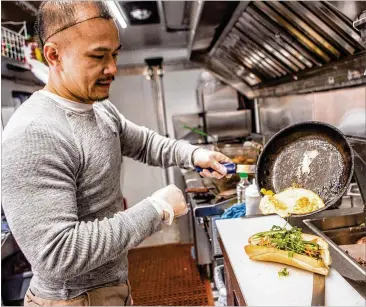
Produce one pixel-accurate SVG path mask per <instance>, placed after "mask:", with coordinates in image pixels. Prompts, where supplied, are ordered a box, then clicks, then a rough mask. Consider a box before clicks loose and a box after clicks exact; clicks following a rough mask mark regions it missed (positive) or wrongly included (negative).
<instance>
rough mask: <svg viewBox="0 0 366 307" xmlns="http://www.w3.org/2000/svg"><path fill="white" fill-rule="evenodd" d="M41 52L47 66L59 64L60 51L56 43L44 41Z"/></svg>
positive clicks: (57, 65)
mask: <svg viewBox="0 0 366 307" xmlns="http://www.w3.org/2000/svg"><path fill="white" fill-rule="evenodd" d="M43 54H44V57H45V58H46V60H47V62H48V65H49V66H54V67H59V66H60V62H61V61H60V52H59V49H58V46H57V45H56V44H54V43H46V44H45V45H44V47H43Z"/></svg>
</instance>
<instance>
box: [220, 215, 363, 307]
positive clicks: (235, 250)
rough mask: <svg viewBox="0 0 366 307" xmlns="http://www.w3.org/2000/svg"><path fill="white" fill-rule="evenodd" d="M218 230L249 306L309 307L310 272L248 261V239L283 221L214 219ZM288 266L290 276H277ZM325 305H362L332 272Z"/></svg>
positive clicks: (283, 223)
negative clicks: (246, 246) (246, 248)
mask: <svg viewBox="0 0 366 307" xmlns="http://www.w3.org/2000/svg"><path fill="white" fill-rule="evenodd" d="M216 224H217V228H218V231H219V234H220V237H221V239H222V242H223V244H224V246H225V250H226V252H227V255H228V257H229V260H230V263H231V265H232V268H233V271H234V274H235V276H236V279H237V281H238V283H239V286H240V288H241V292H242V294H243V296H244V298H245V301H246V303H247V305H248V306H310V305H311V298H312V290H313V273H311V272H307V271H304V270H301V269H297V268H295V267H291V266H286V265H284V264H280V263H272V262H262V261H254V260H250V259H249V257H248V256H247V254H246V253H245V251H244V246H245V245H247V244H248V238H249V237H250V236H252V235H253V234H255V233H257V232H261V231H267V230H269V229H270V228H271V227H272V226H273V225H278V226H282V227H283V226H284V225H285V224H286V221H285V220H284V219H282V218H281V217H279V216H277V215H269V216H262V217H253V218H242V219H228V220H217V221H216ZM284 267H287V268H288V270H289V272H290V275H289V276H285V277H279V276H278V271H279V270H281V269H282V268H284ZM325 304H326V306H365V300H364V299H363V297H362V296H361V295H360V294H359V293H358V292H357V291H356V290H354V289H353V288H352V287H351V286H350V285H349V284H348V283H347V281H346V280H345V279H344V278H343V277H342V276H341V275H340V274H339V273H338V272H337V271H336V270H334V269H331V270H330V272H329V275H328V276H327V277H326V281H325Z"/></svg>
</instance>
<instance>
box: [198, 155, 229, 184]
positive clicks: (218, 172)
mask: <svg viewBox="0 0 366 307" xmlns="http://www.w3.org/2000/svg"><path fill="white" fill-rule="evenodd" d="M231 162H233V161H231V160H230V159H229V158H228V157H227V156H225V155H224V154H222V153H220V152H217V151H210V150H206V149H203V148H199V149H197V150H196V151H194V153H193V164H194V166H199V167H202V168H203V171H202V172H200V175H201V176H203V177H211V178H216V179H221V178H222V177H224V176H227V177H231V175H227V170H226V168H225V167H224V166H223V165H221V163H231ZM208 168H212V169H214V170H215V171H214V172H212V173H210V172H209V171H208V170H207V169H208Z"/></svg>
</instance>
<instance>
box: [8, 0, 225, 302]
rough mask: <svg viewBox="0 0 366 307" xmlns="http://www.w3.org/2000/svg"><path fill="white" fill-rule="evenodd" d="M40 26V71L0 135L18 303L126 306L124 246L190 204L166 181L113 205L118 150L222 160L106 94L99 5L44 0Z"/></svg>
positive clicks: (160, 161) (109, 76)
mask: <svg viewBox="0 0 366 307" xmlns="http://www.w3.org/2000/svg"><path fill="white" fill-rule="evenodd" d="M37 27H38V35H39V39H40V42H41V44H42V47H43V52H44V56H45V58H46V60H47V61H48V64H49V80H48V83H47V85H46V86H45V88H44V89H43V90H42V91H39V92H36V93H34V94H33V95H32V96H31V98H30V99H29V100H28V101H26V102H25V103H24V104H23V105H22V106H21V107H20V108H19V109H18V110H17V112H16V113H15V114H14V115H13V117H12V118H11V120H10V121H9V123H8V125H7V127H6V129H5V131H4V134H3V158H2V159H3V160H2V165H3V168H2V171H3V177H2V193H3V194H2V195H3V198H2V204H3V208H4V211H5V214H6V217H7V220H8V222H9V225H10V228H11V230H12V232H13V234H14V237H15V239H16V240H17V242H18V244H19V246H20V248H21V249H22V251H23V253H24V254H25V256H26V257H27V259H28V260H29V262H30V263H31V265H32V270H33V273H34V276H33V278H32V280H31V284H30V288H29V290H28V292H27V294H26V298H25V304H26V305H46V306H51V305H128V304H130V303H131V298H130V288H129V285H128V261H127V252H128V250H129V249H131V248H133V247H135V246H137V245H138V244H139V243H141V242H142V241H143V240H144V239H145V238H146V237H148V236H150V235H152V234H153V233H155V232H156V231H158V230H159V229H161V225H162V223H163V222H165V223H167V224H171V223H172V219H173V217H177V216H179V215H182V214H185V213H186V211H187V207H186V203H185V200H184V197H183V194H182V192H181V191H180V190H179V189H178V188H176V187H175V186H174V185H170V186H167V187H164V188H162V189H161V190H159V191H157V192H155V193H154V194H153V195H152V196H151V197H148V198H147V199H144V200H142V201H141V202H140V203H138V204H136V205H134V206H133V207H131V208H130V209H128V210H126V211H124V212H122V211H121V205H122V195H121V190H120V181H119V178H120V169H121V163H122V156H128V157H132V158H133V159H136V160H139V161H141V162H143V163H147V164H149V165H158V166H161V167H169V166H172V165H178V166H180V167H183V168H189V167H191V168H192V167H193V166H194V165H196V166H200V167H203V168H208V167H211V168H213V169H215V170H216V172H214V173H213V174H210V173H209V172H208V171H207V170H204V171H203V172H202V175H205V176H214V177H216V178H221V177H223V176H224V175H226V170H225V168H224V167H223V166H222V165H220V163H219V162H228V161H230V160H229V159H228V158H227V157H225V156H224V155H222V154H220V153H217V152H210V151H206V150H203V149H197V147H195V146H191V145H189V144H187V143H184V142H181V141H175V140H170V139H167V138H164V137H162V136H160V135H158V134H156V133H155V132H153V131H150V130H148V129H147V128H144V127H139V126H137V125H135V124H133V123H132V122H130V121H128V120H126V119H125V118H124V117H123V116H122V115H120V114H119V113H118V111H117V109H116V108H115V107H114V106H113V105H112V104H111V103H110V102H109V101H108V100H107V98H108V92H109V87H110V85H111V82H112V81H113V79H114V75H115V74H116V72H117V67H116V58H117V53H118V50H119V49H120V41H119V37H118V30H117V27H116V25H115V23H114V21H113V19H112V18H111V15H110V14H109V12H108V10H107V9H106V7H105V5H104V4H103V3H102V2H76V1H74V2H72V1H63V2H60V1H52V2H46V3H43V4H42V5H41V7H40V11H39V14H38V17H37ZM126 103H128V102H126ZM131 175H132V174H131ZM133 175H135V176H139V174H133Z"/></svg>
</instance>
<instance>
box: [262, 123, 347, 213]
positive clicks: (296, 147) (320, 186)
mask: <svg viewBox="0 0 366 307" xmlns="http://www.w3.org/2000/svg"><path fill="white" fill-rule="evenodd" d="M353 169H354V158H353V152H352V149H351V146H350V144H349V143H348V141H347V139H346V137H345V136H344V135H343V134H342V132H340V131H339V130H338V129H337V128H335V127H333V126H331V125H328V124H326V123H322V122H316V121H307V122H301V123H298V124H295V125H292V126H289V127H286V128H285V129H283V130H281V131H280V132H278V133H277V134H275V135H274V136H273V137H272V138H271V139H270V140H269V141H268V143H267V144H266V145H265V146H264V148H263V151H262V153H261V155H260V157H259V159H258V162H257V170H256V178H257V186H258V188H259V190H260V189H261V188H265V189H266V190H272V191H273V192H275V193H279V192H281V191H283V190H284V189H286V188H289V187H291V186H293V185H294V184H296V185H299V186H300V187H303V188H305V189H308V190H311V191H314V192H315V193H317V194H318V195H319V196H320V197H321V199H322V200H323V201H324V204H325V207H323V208H321V209H319V210H317V211H313V212H311V213H307V214H296V215H295V214H294V215H293V216H296V217H301V216H307V215H311V214H314V213H317V212H320V211H323V210H325V209H327V208H329V207H330V206H332V205H333V204H334V203H336V202H337V201H338V200H340V198H341V197H342V195H343V194H344V193H345V192H346V190H347V187H348V185H349V184H350V181H351V179H352V175H353Z"/></svg>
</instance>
